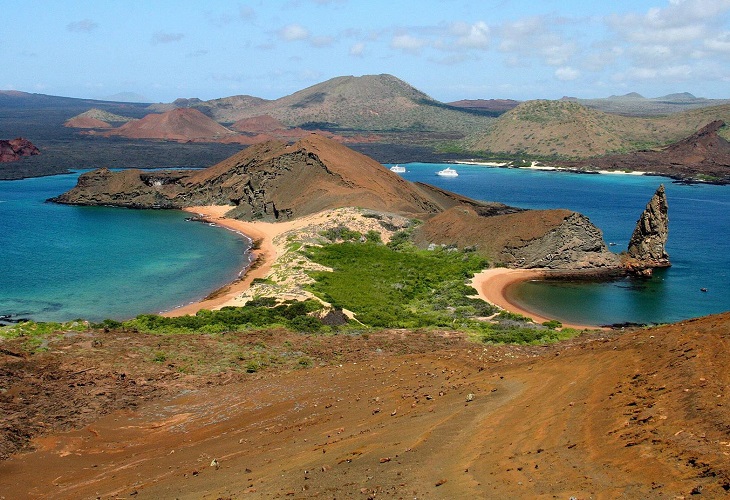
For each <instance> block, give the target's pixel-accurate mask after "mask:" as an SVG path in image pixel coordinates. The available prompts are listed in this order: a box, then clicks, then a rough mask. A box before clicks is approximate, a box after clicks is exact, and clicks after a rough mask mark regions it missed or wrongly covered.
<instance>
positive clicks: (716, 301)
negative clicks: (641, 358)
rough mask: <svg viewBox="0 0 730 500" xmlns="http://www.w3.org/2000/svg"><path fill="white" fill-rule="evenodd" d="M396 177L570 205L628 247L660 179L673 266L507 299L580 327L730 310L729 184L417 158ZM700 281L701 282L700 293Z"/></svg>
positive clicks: (514, 200) (536, 204)
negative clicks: (452, 171) (648, 274)
mask: <svg viewBox="0 0 730 500" xmlns="http://www.w3.org/2000/svg"><path fill="white" fill-rule="evenodd" d="M405 166H406V168H407V172H406V173H405V174H401V175H402V176H403V177H404V178H406V179H408V180H412V181H422V182H427V183H430V184H433V185H436V186H438V187H441V188H444V189H448V190H451V191H454V192H457V193H460V194H463V195H466V196H469V197H472V198H476V199H479V200H489V201H500V202H503V203H506V204H508V205H513V206H517V207H522V208H569V209H571V210H576V211H578V212H581V213H583V214H585V215H587V216H588V217H589V218H590V219H591V221H592V222H593V223H594V224H596V225H597V226H598V227H600V228H601V229H602V230H603V233H604V239H605V240H606V242H607V243H615V244H616V245H615V246H612V247H611V249H612V250H614V251H616V252H620V251H622V250H625V249H626V247H627V245H628V241H629V238H630V237H631V233H632V231H633V229H634V225H635V224H636V220H637V219H638V218H639V215H640V214H641V212H642V211H643V210H644V207H645V206H646V203H647V202H648V201H649V199H650V198H651V196H652V195H653V194H654V191H655V190H656V188H657V187H658V186H659V184H661V183H663V184H664V185H665V187H666V191H667V198H668V202H669V241H668V243H667V251H668V253H669V256H670V259H671V261H672V264H673V266H672V267H671V268H669V269H667V270H661V271H657V272H655V275H654V277H653V278H651V279H648V280H645V279H621V280H617V281H610V282H602V283H585V282H583V283H580V282H578V283H576V282H570V283H565V282H529V283H524V284H521V285H518V286H516V287H513V288H512V289H511V290H510V291H509V292H510V295H511V298H512V299H514V300H516V301H518V302H520V303H522V304H524V305H526V306H528V307H529V308H530V309H531V310H534V311H536V312H540V313H542V314H544V315H546V316H548V317H553V318H557V319H560V320H562V321H570V322H577V323H584V324H595V325H603V324H614V323H623V322H633V323H663V322H674V321H679V320H682V319H687V318H691V317H696V316H704V315H707V314H712V313H718V312H723V311H727V310H730V186H713V185H682V184H673V183H672V180H671V179H668V178H662V177H655V176H632V175H588V174H573V173H567V172H544V171H534V170H524V169H504V168H489V167H481V166H471V165H457V166H455V167H454V165H451V166H452V167H454V168H456V170H457V171H458V172H459V176H458V177H455V178H444V177H439V176H437V175H435V173H436V171H438V170H441V169H442V168H444V167H445V165H435V164H425V163H413V164H408V165H405ZM701 288H707V290H708V291H707V292H702V291H701V290H700V289H701Z"/></svg>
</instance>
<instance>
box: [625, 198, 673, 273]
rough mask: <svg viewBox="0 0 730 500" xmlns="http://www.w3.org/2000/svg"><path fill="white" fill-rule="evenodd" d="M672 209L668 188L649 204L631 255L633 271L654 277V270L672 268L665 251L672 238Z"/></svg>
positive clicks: (634, 240)
mask: <svg viewBox="0 0 730 500" xmlns="http://www.w3.org/2000/svg"><path fill="white" fill-rule="evenodd" d="M668 212H669V207H668V205H667V195H666V193H665V191H664V184H662V185H660V186H659V188H658V189H657V190H656V192H655V193H654V196H652V197H651V200H649V203H647V205H646V208H645V209H644V212H643V213H642V214H641V217H639V220H638V221H637V223H636V228H634V233H633V234H632V235H631V240H630V241H629V248H628V251H627V256H628V268H629V270H630V271H634V272H639V273H640V274H644V275H651V269H653V268H656V267H669V266H671V263H670V262H669V255H668V254H667V251H666V249H665V245H666V243H667V236H668V234H669V216H668Z"/></svg>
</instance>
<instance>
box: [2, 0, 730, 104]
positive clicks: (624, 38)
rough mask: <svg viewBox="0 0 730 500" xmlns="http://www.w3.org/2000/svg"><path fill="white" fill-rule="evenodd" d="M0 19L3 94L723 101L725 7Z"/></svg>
mask: <svg viewBox="0 0 730 500" xmlns="http://www.w3.org/2000/svg"><path fill="white" fill-rule="evenodd" d="M3 4H5V5H3ZM0 5H2V7H3V8H2V12H3V22H2V27H0V56H1V60H2V61H3V64H2V70H0V89H4V90H8V89H14V90H22V91H26V92H39V93H44V94H52V95H63V96H70V97H90V98H104V97H107V96H111V95H114V94H117V93H121V92H132V93H136V94H139V95H142V96H144V97H145V98H146V99H147V100H149V101H152V102H169V101H172V100H174V99H176V98H178V97H199V98H201V99H214V98H218V97H226V96H231V95H237V94H248V95H254V96H257V97H263V98H267V99H276V98H278V97H282V96H285V95H288V94H291V93H292V92H295V91H297V90H300V89H303V88H305V87H309V86H311V85H314V84H316V83H319V82H322V81H325V80H328V79H330V78H333V77H336V76H342V75H363V74H380V73H390V74H392V75H395V76H397V77H398V78H401V79H403V80H405V81H406V82H408V83H410V84H411V85H413V86H414V87H416V88H418V89H419V90H422V91H424V92H426V93H427V94H429V95H430V96H432V97H434V98H436V99H438V100H441V101H445V102H448V101H453V100H457V99H478V98H482V99H490V98H509V99H518V100H527V99H536V98H547V99H557V98H560V97H562V96H564V95H569V96H575V97H586V98H587V97H606V96H609V95H613V94H616V95H619V94H625V93H628V92H639V93H641V94H642V95H644V96H646V97H658V96H662V95H666V94H669V93H674V92H691V93H693V94H695V95H697V96H699V97H709V98H730V0H632V1H623V0H618V1H613V2H587V1H585V0H582V1H575V0H560V1H557V0H543V1H539V2H538V1H509V0H482V1H476V0H473V1H464V0H438V1H432V0H420V1H397V2H395V1H393V0H387V1H378V0H369V1H360V0H283V1H276V0H269V1H258V0H256V1H238V2H237V1H223V0H206V1H204V2H203V1H199V0H196V1H188V0H176V1H167V0H157V1H137V0H124V1H116V0H115V1H111V0H93V1H40V0H31V1H24V2H5V1H2V0H0Z"/></svg>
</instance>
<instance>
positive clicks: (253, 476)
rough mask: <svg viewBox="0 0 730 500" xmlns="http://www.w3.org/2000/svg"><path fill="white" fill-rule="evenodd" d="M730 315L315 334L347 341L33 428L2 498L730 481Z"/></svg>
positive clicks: (551, 493)
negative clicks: (558, 337) (486, 329)
mask: <svg viewBox="0 0 730 500" xmlns="http://www.w3.org/2000/svg"><path fill="white" fill-rule="evenodd" d="M729 323H730V314H728V315H724V316H723V317H719V318H718V317H712V318H708V319H705V320H699V321H693V322H688V323H684V324H680V325H674V326H669V327H663V328H658V329H654V330H634V331H630V332H628V333H626V334H623V335H620V336H615V335H609V336H605V337H604V336H601V335H603V334H594V335H592V336H588V337H585V338H581V339H577V340H574V341H570V342H566V343H563V344H559V345H554V346H545V347H540V346H534V347H529V346H525V347H519V346H511V347H510V346H479V345H477V344H470V343H468V342H464V341H461V340H458V339H454V340H448V337H444V338H443V342H442V341H438V342H441V344H439V343H438V342H436V341H435V340H434V341H429V342H431V344H423V343H422V341H421V340H419V339H423V338H425V337H423V334H416V333H408V334H406V333H402V334H398V333H397V332H393V333H391V334H388V335H389V336H388V335H386V336H383V337H379V338H378V339H377V340H376V339H373V338H371V339H370V340H367V339H352V340H348V339H345V338H337V337H334V338H332V340H331V341H330V342H331V344H330V345H329V346H328V345H327V342H328V341H327V338H319V340H317V342H322V343H321V344H317V345H318V346H319V347H317V349H321V352H323V353H324V352H326V351H328V350H329V355H330V356H335V357H334V358H333V357H330V358H329V359H330V360H331V361H330V362H329V363H328V364H326V365H324V366H320V367H317V368H311V369H306V370H277V371H272V372H268V373H264V374H261V375H258V374H257V375H254V376H251V377H250V378H246V379H245V380H238V381H236V380H234V381H233V382H231V383H227V384H224V385H215V384H213V385H206V384H203V385H199V386H198V388H196V389H195V390H192V391H190V390H188V391H185V392H183V393H181V394H179V395H177V396H174V397H164V398H160V399H156V400H155V401H152V402H147V403H144V404H142V405H140V407H139V409H137V410H125V411H117V412H114V413H111V414H109V415H107V416H104V417H101V418H99V419H96V420H94V421H93V422H92V423H91V424H89V425H87V426H85V427H83V428H81V429H79V430H75V431H71V432H67V433H55V434H50V435H46V436H45V437H41V438H37V439H35V441H34V444H35V446H36V447H37V450H36V451H34V452H31V453H25V454H17V455H15V456H13V457H12V458H10V459H9V460H6V461H4V462H0V491H1V492H3V493H2V494H3V495H5V496H6V498H45V497H48V496H49V495H50V496H53V497H54V498H97V497H101V498H117V497H129V496H130V495H131V496H134V497H135V498H211V499H217V498H246V497H250V498H292V497H293V498H308V497H332V496H337V497H338V498H340V497H357V498H376V497H382V496H389V495H391V496H396V497H418V498H424V497H431V498H490V497H491V498H494V497H502V498H553V497H557V498H570V497H576V498H615V497H629V498H664V497H670V498H671V497H677V496H689V495H690V494H691V493H692V492H693V491H694V492H695V493H697V492H702V493H703V495H704V496H705V497H718V496H724V495H725V494H726V491H728V490H730V444H729V443H730V435H728V432H727V429H728V428H730V427H729V425H728V424H730V411H728V410H729V409H730V403H728V405H727V406H725V403H726V399H727V397H728V396H729V395H728V393H727V388H728V387H730V373H728V371H727V369H726V366H727V361H728V353H730V327H728V324H729ZM288 339H289V340H286V342H290V341H292V340H295V337H294V336H291V337H288ZM273 341H274V340H273V339H271V340H269V341H268V342H269V343H271V342H273ZM259 342H260V341H259ZM373 342H376V343H374V344H373ZM419 342H421V344H418V343H419ZM433 342H436V343H433ZM428 345H432V348H430V349H429V348H428ZM376 346H377V347H376ZM409 346H411V347H409ZM413 348H416V349H417V350H418V352H413V353H411V354H408V353H407V352H408V350H409V349H413ZM333 351H334V354H333V353H332V352H333ZM338 357H339V359H340V360H341V361H339V362H338V361H337V359H338ZM470 395H473V396H470ZM49 418H53V416H52V415H49ZM214 459H215V460H216V461H217V464H218V466H217V467H216V466H215V462H213V460H214ZM39 464H42V467H39ZM211 464H213V465H211Z"/></svg>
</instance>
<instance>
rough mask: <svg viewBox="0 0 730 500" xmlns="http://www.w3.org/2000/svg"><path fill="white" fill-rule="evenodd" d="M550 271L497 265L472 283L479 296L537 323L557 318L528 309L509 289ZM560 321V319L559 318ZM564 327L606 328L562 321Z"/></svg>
mask: <svg viewBox="0 0 730 500" xmlns="http://www.w3.org/2000/svg"><path fill="white" fill-rule="evenodd" d="M548 274H549V272H548V271H545V270H539V269H511V268H506V267H495V268H492V269H485V270H484V271H482V272H480V273H477V274H475V275H474V278H472V282H471V285H472V286H473V287H474V288H475V289H476V290H477V293H478V294H479V298H480V299H482V300H484V301H486V302H489V303H490V304H492V305H495V306H497V307H500V308H502V309H504V310H506V311H509V312H512V313H517V314H521V315H522V316H526V317H528V318H531V319H532V320H533V321H534V322H535V323H538V324H539V323H543V322H545V321H550V320H552V319H555V318H548V317H545V316H542V315H540V314H538V313H535V312H533V311H530V310H528V309H526V308H525V307H524V306H522V305H520V304H516V303H515V302H514V301H510V300H509V298H508V297H507V293H506V292H507V289H508V288H509V287H510V286H512V285H515V284H517V283H522V282H524V281H531V280H539V279H543V278H545V277H546V276H547V275H548ZM558 321H560V320H558ZM560 322H561V323H562V324H563V327H564V328H575V329H576V330H604V329H606V328H605V327H601V326H597V325H579V324H574V323H566V322H563V321H560Z"/></svg>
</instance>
